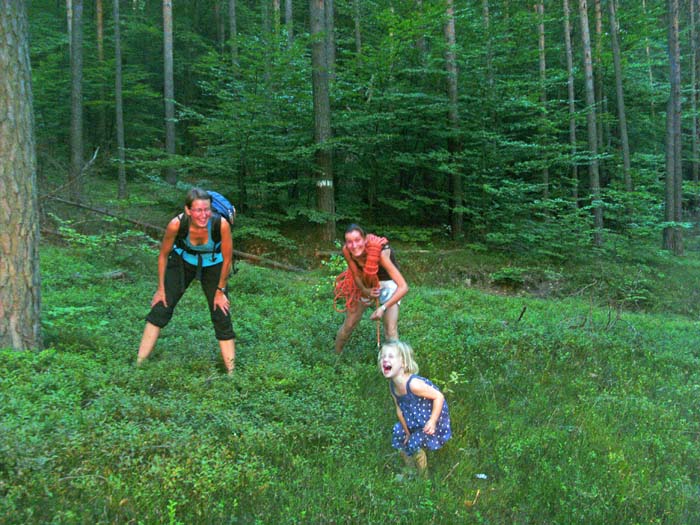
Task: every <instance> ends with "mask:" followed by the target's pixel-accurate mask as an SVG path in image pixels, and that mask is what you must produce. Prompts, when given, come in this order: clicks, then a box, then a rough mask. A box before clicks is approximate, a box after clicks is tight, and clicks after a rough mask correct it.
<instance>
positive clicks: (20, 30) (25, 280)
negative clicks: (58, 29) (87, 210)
mask: <svg viewBox="0 0 700 525" xmlns="http://www.w3.org/2000/svg"><path fill="white" fill-rule="evenodd" d="M0 71H2V72H3V73H2V81H0V348H12V349H15V350H27V349H41V348H42V340H41V322H40V321H41V317H40V313H41V281H40V273H39V212H38V199H37V190H36V152H35V142H34V117H33V113H32V103H33V100H32V84H31V67H30V63H29V25H28V21H27V12H26V6H25V2H24V0H8V1H6V2H4V3H3V8H2V9H0Z"/></svg>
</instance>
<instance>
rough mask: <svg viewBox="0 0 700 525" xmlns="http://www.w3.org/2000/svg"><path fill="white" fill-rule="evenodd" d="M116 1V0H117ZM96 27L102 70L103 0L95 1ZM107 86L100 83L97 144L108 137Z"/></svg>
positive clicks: (103, 56)
mask: <svg viewBox="0 0 700 525" xmlns="http://www.w3.org/2000/svg"><path fill="white" fill-rule="evenodd" d="M115 1H116V0H115ZM95 26H96V32H97V60H98V62H99V64H100V68H101V69H102V68H104V63H105V51H104V11H103V6H102V0H96V1H95ZM105 98H106V95H105V86H104V83H103V82H100V105H99V106H98V108H97V143H98V144H103V143H104V141H105V138H106V136H107V114H106V111H105Z"/></svg>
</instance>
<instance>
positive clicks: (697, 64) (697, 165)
mask: <svg viewBox="0 0 700 525" xmlns="http://www.w3.org/2000/svg"><path fill="white" fill-rule="evenodd" d="M699 15H700V0H691V1H690V27H691V37H690V47H691V54H690V56H691V68H692V72H691V84H692V87H691V97H690V101H691V104H692V108H691V113H692V114H693V140H692V148H693V149H692V158H693V172H692V173H693V183H694V186H695V188H697V184H698V175H699V174H700V159H699V156H700V144H699V141H698V134H699V133H700V129H699V128H700V126H699V125H698V81H700V79H699V78H698V77H699V75H698V69H699V68H700V43H699V42H698V30H697V27H696V25H695V24H697V23H698V16H699ZM697 206H698V195H697V189H696V195H695V196H694V197H693V207H694V208H696V207H697Z"/></svg>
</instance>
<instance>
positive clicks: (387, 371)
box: [382, 365, 392, 374]
mask: <svg viewBox="0 0 700 525" xmlns="http://www.w3.org/2000/svg"><path fill="white" fill-rule="evenodd" d="M391 368H392V366H391V365H382V370H384V373H385V374H388V373H389V372H391Z"/></svg>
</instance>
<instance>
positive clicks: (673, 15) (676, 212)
mask: <svg viewBox="0 0 700 525" xmlns="http://www.w3.org/2000/svg"><path fill="white" fill-rule="evenodd" d="M668 50H669V84H670V89H671V92H670V94H669V98H668V105H667V110H666V202H665V210H664V216H665V219H666V221H667V222H669V223H678V222H680V221H681V220H682V214H681V212H682V187H681V184H682V171H681V167H682V166H681V138H680V128H681V122H680V118H681V70H680V42H679V9H678V0H668ZM663 247H664V248H665V249H667V250H670V251H672V252H673V253H674V254H676V255H682V254H683V237H682V234H681V231H680V229H679V228H678V227H677V226H676V225H675V224H671V225H669V226H667V227H665V228H664V231H663Z"/></svg>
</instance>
